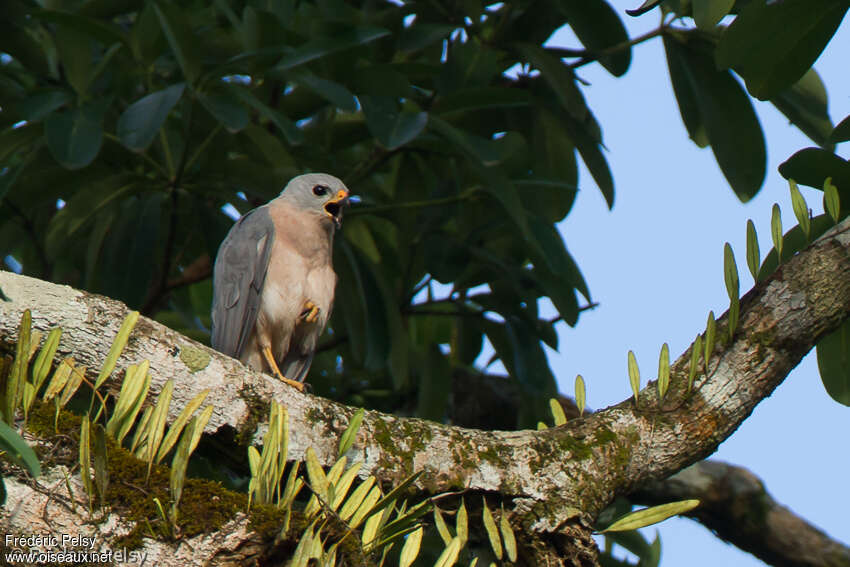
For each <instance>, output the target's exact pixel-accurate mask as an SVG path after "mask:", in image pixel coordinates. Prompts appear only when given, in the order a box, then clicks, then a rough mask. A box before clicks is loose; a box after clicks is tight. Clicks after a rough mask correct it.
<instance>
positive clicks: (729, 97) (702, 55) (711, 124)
mask: <svg viewBox="0 0 850 567" xmlns="http://www.w3.org/2000/svg"><path fill="white" fill-rule="evenodd" d="M672 41H675V40H671V43H672ZM700 41H701V40H699V39H698V38H696V37H690V38H689V41H688V43H687V44H684V45H680V46H677V48H681V54H682V61H683V63H684V64H685V70H686V72H687V76H688V80H689V81H690V82H691V88H692V90H693V92H694V93H695V95H696V102H697V108H698V110H699V113H700V117H701V119H702V125H703V127H704V128H705V132H706V136H707V137H708V141H709V142H710V143H711V149H712V151H713V152H714V157H715V159H717V164H718V165H719V166H720V169H721V171H723V175H724V176H725V177H726V179H727V181H729V184H730V185H731V186H732V189H733V190H734V191H735V194H736V195H737V196H738V199H740V200H741V201H742V202H747V201H749V200H750V199H751V198H753V196H755V194H756V193H758V191H759V189H761V185H762V182H763V181H764V175H765V168H766V163H767V152H766V150H765V144H764V135H763V134H762V130H761V125H760V124H759V121H758V118H757V117H756V114H755V111H754V110H753V105H752V103H751V102H750V97H748V96H747V93H746V92H744V90H743V89H742V88H741V86H740V85H739V84H738V82H737V81H736V80H735V79H734V78H733V77H732V74H731V73H730V72H729V71H718V70H716V69H715V68H714V63H713V61H712V60H711V57H710V56H709V55H708V54H707V52H706V50H705V48H703V47H702V46H701V45H700ZM668 54H669V50H668Z"/></svg>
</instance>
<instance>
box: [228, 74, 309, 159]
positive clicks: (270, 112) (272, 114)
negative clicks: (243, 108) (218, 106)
mask: <svg viewBox="0 0 850 567" xmlns="http://www.w3.org/2000/svg"><path fill="white" fill-rule="evenodd" d="M232 92H233V93H234V94H235V95H236V96H237V97H238V98H239V99H241V100H242V101H243V102H245V103H246V104H248V105H249V106H252V107H253V108H255V109H256V110H257V111H259V113H260V115H262V116H263V117H264V118H265V119H266V120H268V121H270V122H272V123H273V124H274V125H275V126H277V127H278V129H279V130H280V131H281V132H282V133H283V135H284V136H286V141H287V142H289V143H290V144H292V145H297V144H300V143H302V142H303V141H304V132H302V131H301V129H300V128H298V126H296V125H295V123H294V122H293V121H292V120H290V119H289V118H288V117H287V116H286V115H284V114H283V113H282V112H279V111H277V110H275V109H274V108H271V107H270V106H268V105H266V104H265V103H263V102H261V101H260V99H258V98H257V97H256V96H254V93H252V92H251V91H249V90H248V89H244V88H242V87H233V90H232Z"/></svg>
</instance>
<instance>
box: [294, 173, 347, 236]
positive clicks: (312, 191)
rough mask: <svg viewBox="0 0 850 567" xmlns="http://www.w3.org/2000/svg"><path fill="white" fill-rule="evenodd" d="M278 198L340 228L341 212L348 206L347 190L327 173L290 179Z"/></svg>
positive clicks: (340, 182) (310, 174)
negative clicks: (313, 213) (321, 216)
mask: <svg viewBox="0 0 850 567" xmlns="http://www.w3.org/2000/svg"><path fill="white" fill-rule="evenodd" d="M280 198H281V199H285V200H286V201H288V202H289V203H292V204H293V205H294V206H296V207H297V208H299V209H301V210H304V211H312V212H315V213H319V214H322V215H324V216H325V218H328V219H329V220H331V221H333V224H334V226H335V227H336V228H339V227H340V226H342V210H343V209H344V208H345V207H346V206H348V188H347V187H346V186H345V184H344V183H343V182H342V181H340V180H339V179H337V178H336V177H334V176H333V175H328V174H327V173H308V174H306V175H299V176H298V177H294V178H292V180H291V181H290V182H289V183H287V184H286V187H284V189H283V191H282V192H281V193H280Z"/></svg>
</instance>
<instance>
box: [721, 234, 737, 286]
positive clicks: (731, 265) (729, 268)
mask: <svg viewBox="0 0 850 567" xmlns="http://www.w3.org/2000/svg"><path fill="white" fill-rule="evenodd" d="M723 279H724V280H725V281H726V294H727V295H728V296H729V299H737V298H738V291H739V283H738V265H737V264H736V263H735V253H734V252H733V251H732V246H730V245H729V243H728V242H727V243H726V244H725V245H724V246H723Z"/></svg>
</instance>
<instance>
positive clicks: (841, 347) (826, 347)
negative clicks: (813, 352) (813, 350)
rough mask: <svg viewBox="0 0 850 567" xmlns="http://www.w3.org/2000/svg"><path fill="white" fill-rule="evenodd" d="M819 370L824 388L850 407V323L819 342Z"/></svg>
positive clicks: (847, 322) (839, 401)
mask: <svg viewBox="0 0 850 567" xmlns="http://www.w3.org/2000/svg"><path fill="white" fill-rule="evenodd" d="M817 353H818V370H819V371H820V377H821V380H823V386H824V388H826V391H827V393H828V394H829V395H830V396H832V399H834V400H835V401H836V402H838V403H840V404H844V405H845V406H850V321H845V322H844V323H842V324H841V326H840V327H839V328H838V330H837V331H835V332H833V333H832V334H830V335H827V336H825V337H824V338H822V339H821V340H820V342H818V346H817Z"/></svg>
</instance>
